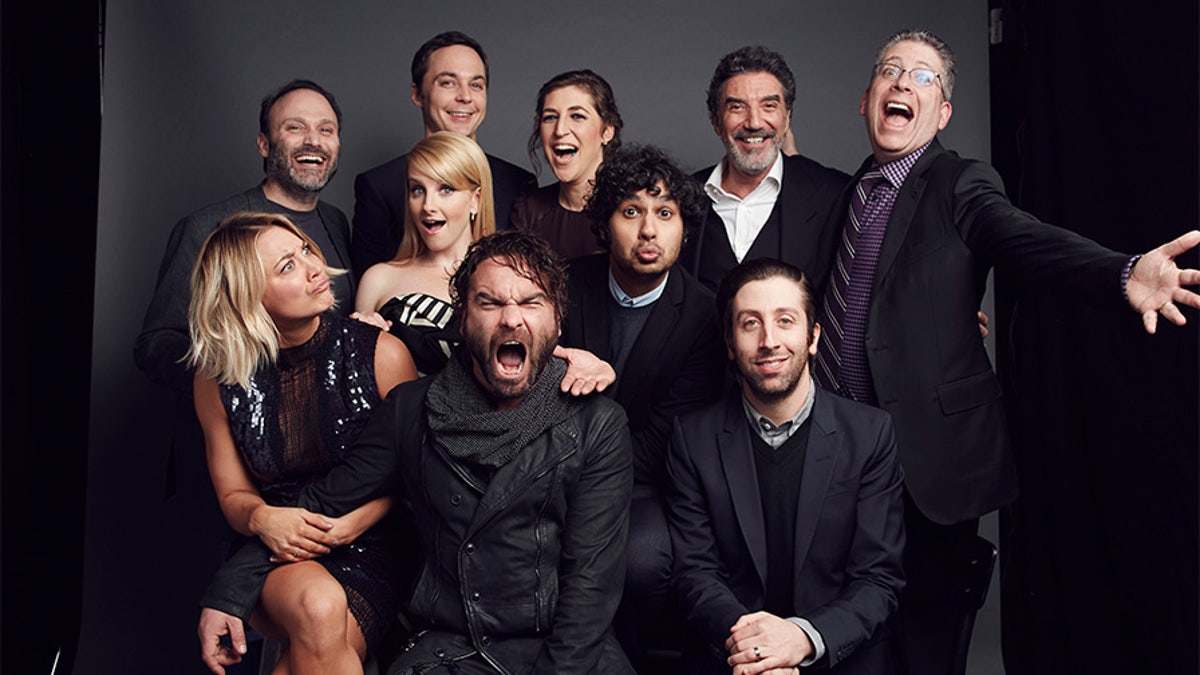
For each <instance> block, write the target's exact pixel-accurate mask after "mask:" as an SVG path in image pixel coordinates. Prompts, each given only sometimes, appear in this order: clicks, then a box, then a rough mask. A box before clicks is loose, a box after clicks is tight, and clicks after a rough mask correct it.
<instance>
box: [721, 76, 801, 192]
mask: <svg viewBox="0 0 1200 675" xmlns="http://www.w3.org/2000/svg"><path fill="white" fill-rule="evenodd" d="M786 100H787V99H786V98H785V93H784V91H783V85H782V84H780V83H779V79H778V78H776V77H775V76H774V75H772V74H770V73H763V72H755V73H739V74H737V75H734V76H733V77H731V78H729V79H728V80H726V81H725V84H723V85H722V88H721V99H720V103H719V105H720V108H719V109H718V112H717V116H716V117H714V118H713V120H712V123H713V130H714V131H716V132H717V136H719V137H720V138H721V142H722V143H724V144H725V155H726V157H728V159H729V164H730V165H731V166H732V168H733V169H734V170H736V171H738V172H739V173H742V174H744V175H745V176H748V177H756V178H757V177H760V176H761V175H762V174H764V173H766V172H767V170H768V169H770V168H771V165H772V164H774V163H775V158H776V157H777V156H778V155H779V148H780V147H781V145H782V144H783V137H784V135H785V134H786V132H787V129H788V125H789V124H790V123H791V119H792V112H791V111H790V110H788V107H787V103H786Z"/></svg>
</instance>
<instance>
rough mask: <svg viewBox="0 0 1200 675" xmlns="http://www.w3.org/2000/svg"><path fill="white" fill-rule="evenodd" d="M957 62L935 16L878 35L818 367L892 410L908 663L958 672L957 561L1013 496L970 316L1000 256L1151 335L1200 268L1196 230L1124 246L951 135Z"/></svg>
mask: <svg viewBox="0 0 1200 675" xmlns="http://www.w3.org/2000/svg"><path fill="white" fill-rule="evenodd" d="M954 75H955V66H954V55H953V52H951V50H950V48H949V47H947V46H946V44H945V43H944V42H943V41H942V40H941V39H939V38H938V37H936V36H934V35H932V34H930V33H928V32H924V31H906V32H902V33H898V34H896V35H894V36H892V37H891V38H890V39H888V40H887V41H886V42H885V43H884V44H883V47H882V48H881V49H880V50H879V53H878V57H877V58H876V63H875V67H874V69H873V71H872V77H871V81H870V84H869V86H868V88H867V90H866V91H865V92H864V93H863V97H862V103H861V107H860V108H859V112H860V114H861V115H862V116H863V117H864V118H865V120H866V126H867V135H868V137H869V139H870V142H871V149H872V151H873V155H872V156H871V157H869V158H868V159H867V160H866V161H865V162H864V163H863V165H862V167H861V168H860V169H859V171H858V172H857V174H856V175H855V177H854V179H853V181H852V182H851V184H850V186H849V187H848V188H847V190H846V193H845V194H844V195H843V197H842V201H841V204H840V206H839V207H837V208H838V210H837V211H835V213H840V214H844V215H843V216H842V218H843V220H842V222H843V223H844V225H843V226H842V227H837V226H832V227H829V228H826V233H825V235H824V236H823V238H822V252H821V258H822V259H823V260H826V261H830V263H829V265H828V268H827V269H828V270H829V275H828V278H827V279H826V280H824V281H823V287H822V289H821V291H820V292H819V295H818V297H819V298H821V304H820V306H819V309H818V312H819V322H820V324H821V325H822V327H823V329H824V330H823V331H822V332H823V336H824V338H825V339H823V340H821V342H820V345H819V348H818V351H817V357H816V361H815V363H814V368H813V370H814V376H815V377H816V378H817V381H818V382H819V383H820V384H821V385H822V386H824V387H825V388H827V389H830V390H832V391H835V392H838V393H840V394H842V395H843V396H846V397H848V398H852V399H854V400H857V401H860V402H864V403H869V404H872V405H877V406H879V407H881V408H883V409H884V410H886V411H888V412H889V413H891V414H892V417H893V419H894V420H895V425H896V438H897V447H898V449H899V453H900V461H901V464H902V466H903V467H904V473H905V527H906V531H907V536H908V540H907V545H906V550H905V556H904V557H905V572H906V574H907V577H908V586H907V587H906V589H905V591H904V594H903V595H902V597H901V600H900V609H899V613H898V615H897V622H896V629H897V633H898V635H897V636H896V638H897V639H896V640H894V641H893V644H895V645H896V646H897V648H898V649H897V651H898V654H897V655H898V666H899V668H900V671H901V672H902V673H945V672H950V667H951V662H952V657H953V651H954V647H955V643H956V641H957V640H958V631H959V630H960V627H961V617H962V615H963V602H962V600H961V595H962V594H961V592H960V591H958V590H956V589H955V588H952V587H950V586H949V582H948V579H950V578H951V574H950V570H952V569H953V567H954V565H955V561H957V560H961V559H962V557H963V553H962V551H964V550H965V546H967V545H968V544H969V543H970V542H971V541H973V539H974V537H975V535H976V531H977V529H978V525H979V517H980V516H981V515H983V514H985V513H988V512H990V511H992V510H995V509H997V508H999V507H1001V506H1004V505H1005V504H1008V503H1009V502H1011V501H1012V500H1013V499H1014V498H1016V496H1017V477H1016V470H1015V466H1014V463H1013V459H1012V456H1011V449H1010V441H1009V435H1008V427H1007V425H1006V421H1005V413H1004V405H1003V401H1002V400H1001V390H1000V383H999V381H998V380H997V378H996V375H995V373H994V372H993V370H992V366H991V362H990V361H989V360H988V357H987V354H986V352H985V350H984V346H983V344H982V342H981V341H980V339H979V331H978V327H977V325H976V323H975V321H974V318H975V311H976V310H977V309H978V308H979V303H980V300H981V299H982V297H983V292H984V283H985V279H986V277H987V273H988V270H989V268H990V267H991V266H992V265H993V264H995V265H996V266H998V267H1000V268H1001V269H1003V270H1004V271H1005V272H1006V273H1008V274H1009V275H1011V276H1013V277H1014V278H1017V279H1019V280H1020V281H1022V282H1025V283H1027V284H1036V285H1037V286H1038V287H1039V288H1053V289H1055V290H1057V291H1059V292H1065V293H1069V294H1072V295H1077V296H1080V297H1086V298H1089V299H1092V300H1095V301H1099V302H1105V301H1108V302H1111V303H1117V302H1120V300H1121V296H1122V294H1123V295H1124V299H1125V301H1127V302H1128V304H1129V305H1130V306H1131V307H1133V309H1134V310H1135V311H1137V312H1138V313H1139V314H1141V315H1142V318H1143V322H1144V324H1145V327H1146V330H1147V332H1151V333H1152V332H1154V330H1155V328H1156V326H1157V322H1158V317H1159V316H1160V315H1161V316H1162V317H1163V318H1165V319H1166V320H1169V321H1171V322H1173V323H1176V324H1182V323H1183V322H1184V316H1183V314H1182V313H1181V312H1180V309H1179V307H1177V306H1176V303H1180V304H1186V305H1190V306H1192V307H1200V296H1197V295H1196V294H1195V293H1193V292H1191V291H1189V290H1186V289H1184V288H1182V287H1181V284H1189V285H1194V284H1197V283H1200V271H1197V270H1180V269H1179V268H1178V267H1177V266H1176V265H1175V263H1174V258H1175V257H1176V256H1178V255H1180V254H1182V253H1184V252H1185V251H1187V250H1188V249H1190V248H1192V247H1194V246H1195V245H1196V244H1197V243H1200V232H1196V231H1193V232H1189V233H1187V234H1185V235H1183V236H1181V237H1180V238H1178V239H1176V240H1175V241H1172V242H1170V243H1168V244H1165V245H1163V246H1161V247H1159V248H1157V249H1154V250H1153V251H1150V252H1149V253H1147V254H1145V255H1144V256H1134V257H1130V256H1127V255H1124V254H1120V253H1115V252H1113V251H1110V250H1108V249H1106V248H1104V247H1102V246H1100V245H1099V244H1096V243H1095V242H1092V241H1090V240H1088V239H1085V238H1083V237H1080V236H1078V235H1076V234H1073V233H1071V232H1068V231H1066V230H1062V229H1059V228H1056V227H1053V226H1050V225H1047V224H1045V223H1042V222H1040V221H1038V220H1037V219H1035V218H1033V217H1032V216H1030V215H1029V214H1027V213H1024V212H1023V211H1020V210H1019V209H1017V208H1016V207H1014V206H1013V205H1012V204H1011V203H1010V202H1009V201H1008V198H1007V197H1005V195H1004V192H1003V188H1002V183H1001V181H1000V178H999V176H998V175H997V174H996V172H995V171H994V170H993V169H992V168H991V167H990V166H989V165H987V164H985V163H983V162H979V161H974V160H968V159H963V158H960V157H959V156H958V155H957V154H955V153H953V152H950V151H947V150H945V149H943V148H942V146H941V145H940V144H939V143H938V141H937V138H936V136H937V133H938V131H940V130H941V129H944V128H945V127H946V124H947V123H948V122H949V121H950V115H951V112H952V107H951V104H950V97H951V95H952V93H953V89H954ZM833 222H836V221H834V220H832V219H831V223H833Z"/></svg>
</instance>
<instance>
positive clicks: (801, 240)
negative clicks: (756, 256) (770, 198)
mask: <svg viewBox="0 0 1200 675" xmlns="http://www.w3.org/2000/svg"><path fill="white" fill-rule="evenodd" d="M801 171H802V167H801V165H800V163H799V162H788V161H787V158H786V157H785V158H784V163H783V184H782V185H780V194H779V200H778V201H777V202H776V205H775V208H776V209H778V210H779V257H780V258H781V259H783V260H784V261H786V262H789V263H791V264H793V265H795V266H797V267H799V268H800V269H802V270H805V271H807V270H808V269H809V268H810V265H809V261H810V260H811V258H812V257H813V253H814V248H815V247H816V244H817V237H819V236H820V232H819V231H814V228H818V227H819V226H820V223H819V222H817V223H814V222H812V221H813V219H814V216H815V215H816V214H815V213H814V211H815V210H816V208H817V201H818V200H816V199H814V198H813V192H814V183H813V182H812V181H809V180H801V178H802V177H803V174H802V173H801Z"/></svg>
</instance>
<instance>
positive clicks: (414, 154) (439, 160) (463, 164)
mask: <svg viewBox="0 0 1200 675" xmlns="http://www.w3.org/2000/svg"><path fill="white" fill-rule="evenodd" d="M408 171H409V173H412V172H413V171H419V172H421V173H423V174H425V175H427V176H429V177H430V178H434V179H436V180H439V181H441V182H443V183H445V184H446V185H449V186H450V187H452V188H454V189H455V190H474V189H475V188H480V190H479V210H478V211H477V212H476V214H475V220H474V221H472V222H471V241H478V240H479V239H482V238H483V237H486V236H488V235H489V234H491V233H493V232H495V231H496V207H495V206H494V205H493V203H492V170H491V167H489V166H488V161H487V155H485V154H483V150H481V149H480V148H479V146H478V145H477V144H476V143H475V141H473V140H471V139H469V138H467V137H466V136H463V135H462V134H456V133H454V132H451V131H439V132H436V133H434V134H430V135H429V136H428V137H426V138H424V139H422V140H421V142H420V143H417V144H416V145H414V146H413V149H412V150H410V151H409V153H408ZM404 193H405V195H407V194H408V185H407V183H406V184H405V188H404ZM426 250H428V249H427V248H426V247H425V240H423V239H421V235H420V233H419V232H417V224H416V223H414V222H413V219H412V214H411V212H410V211H409V209H408V204H407V203H406V204H405V207H404V237H403V238H402V239H401V240H400V249H399V250H398V251H396V260H400V261H406V262H407V261H412V260H414V259H415V258H417V257H418V256H420V255H421V254H422V253H425V251H426Z"/></svg>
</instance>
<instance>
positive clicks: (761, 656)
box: [754, 647, 763, 661]
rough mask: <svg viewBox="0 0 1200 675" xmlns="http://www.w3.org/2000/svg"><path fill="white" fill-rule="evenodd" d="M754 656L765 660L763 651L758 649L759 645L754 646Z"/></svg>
mask: <svg viewBox="0 0 1200 675" xmlns="http://www.w3.org/2000/svg"><path fill="white" fill-rule="evenodd" d="M754 658H756V659H758V660H759V661H762V660H763V655H762V652H760V651H759V650H758V647H755V648H754Z"/></svg>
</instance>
